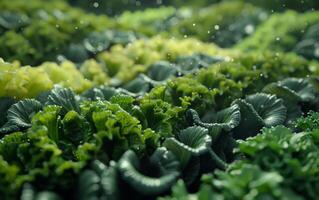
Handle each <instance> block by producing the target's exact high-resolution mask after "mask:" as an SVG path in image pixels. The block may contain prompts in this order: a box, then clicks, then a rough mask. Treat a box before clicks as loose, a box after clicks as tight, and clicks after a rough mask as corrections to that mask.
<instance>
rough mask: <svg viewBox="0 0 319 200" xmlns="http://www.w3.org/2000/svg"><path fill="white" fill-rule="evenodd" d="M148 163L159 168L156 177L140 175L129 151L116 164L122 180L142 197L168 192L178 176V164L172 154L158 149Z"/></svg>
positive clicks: (134, 158) (137, 162)
mask: <svg viewBox="0 0 319 200" xmlns="http://www.w3.org/2000/svg"><path fill="white" fill-rule="evenodd" d="M150 161H151V164H153V165H154V166H156V167H158V168H159V176H158V177H149V176H146V175H144V174H142V172H140V171H139V170H140V169H139V165H140V164H139V160H138V158H137V156H136V154H135V153H134V152H133V151H131V150H128V151H127V152H125V153H124V155H123V156H122V158H121V159H120V160H119V163H118V168H119V171H120V174H121V176H122V178H123V180H124V181H125V182H126V183H128V184H129V185H130V186H131V187H132V188H134V189H135V190H136V191H138V192H139V193H141V194H143V195H158V194H161V193H163V192H166V191H168V190H169V189H170V188H171V186H172V185H174V184H175V182H176V181H177V179H178V176H179V163H178V161H177V160H176V158H175V156H174V154H172V153H171V152H169V151H167V150H166V149H165V148H160V149H158V150H156V151H155V152H154V154H153V155H152V157H151V159H150Z"/></svg>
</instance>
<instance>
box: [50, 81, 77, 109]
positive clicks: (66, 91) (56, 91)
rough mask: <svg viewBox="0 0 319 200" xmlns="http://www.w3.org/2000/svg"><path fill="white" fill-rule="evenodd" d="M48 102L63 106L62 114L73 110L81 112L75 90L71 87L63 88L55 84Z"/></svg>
mask: <svg viewBox="0 0 319 200" xmlns="http://www.w3.org/2000/svg"><path fill="white" fill-rule="evenodd" d="M46 104H47V105H57V106H61V107H62V109H61V114H62V115H64V114H66V113H67V112H68V111H71V110H74V111H76V112H78V113H80V107H79V104H78V102H77V100H76V98H75V94H74V92H73V91H72V90H71V89H70V88H62V87H60V86H58V85H57V86H55V87H54V88H53V90H52V91H51V93H50V95H49V96H48V99H47V102H46Z"/></svg>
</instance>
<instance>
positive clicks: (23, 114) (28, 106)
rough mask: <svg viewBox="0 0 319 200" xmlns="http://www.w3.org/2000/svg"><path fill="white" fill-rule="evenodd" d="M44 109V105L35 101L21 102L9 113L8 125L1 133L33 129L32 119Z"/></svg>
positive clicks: (11, 108)
mask: <svg viewBox="0 0 319 200" xmlns="http://www.w3.org/2000/svg"><path fill="white" fill-rule="evenodd" d="M41 109H42V104H41V103H40V102H38V101H37V100H34V99H25V100H21V101H19V102H18V103H16V104H13V105H12V106H11V107H10V108H9V109H8V111H7V123H6V124H5V125H4V126H3V127H2V128H1V129H0V133H10V132H14V131H19V130H22V129H26V128H29V127H31V119H32V117H33V115H34V114H35V113H37V112H38V111H40V110H41Z"/></svg>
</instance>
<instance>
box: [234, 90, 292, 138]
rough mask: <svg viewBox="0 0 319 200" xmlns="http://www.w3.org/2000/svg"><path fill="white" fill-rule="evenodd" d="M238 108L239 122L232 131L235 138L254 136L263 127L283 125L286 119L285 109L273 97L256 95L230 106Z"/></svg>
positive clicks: (236, 101) (238, 100) (279, 101)
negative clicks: (239, 113)
mask: <svg viewBox="0 0 319 200" xmlns="http://www.w3.org/2000/svg"><path fill="white" fill-rule="evenodd" d="M235 104H237V105H238V106H239V107H240V112H241V119H242V120H241V122H240V124H239V126H238V127H236V128H235V130H234V133H235V135H234V137H235V138H237V139H238V138H241V139H244V138H247V137H249V136H253V135H256V134H257V133H258V131H259V130H260V129H261V128H262V127H263V126H266V127H271V126H276V125H279V124H283V123H284V122H285V120H286V117H287V108H286V107H285V106H284V105H283V101H282V100H281V99H278V98H277V97H276V96H275V95H269V94H264V93H257V94H253V95H249V96H247V97H246V99H245V100H243V99H237V100H235V101H234V102H233V103H232V105H235Z"/></svg>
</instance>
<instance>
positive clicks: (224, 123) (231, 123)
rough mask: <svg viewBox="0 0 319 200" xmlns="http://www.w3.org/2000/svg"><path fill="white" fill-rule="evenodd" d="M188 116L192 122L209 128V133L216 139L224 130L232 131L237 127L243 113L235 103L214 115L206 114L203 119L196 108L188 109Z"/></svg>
mask: <svg viewBox="0 0 319 200" xmlns="http://www.w3.org/2000/svg"><path fill="white" fill-rule="evenodd" d="M186 117H187V118H188V119H189V121H191V123H193V124H195V125H199V126H202V127H205V128H207V129H209V135H210V136H211V137H212V139H213V140H214V139H216V137H217V136H218V135H219V133H220V132H221V131H222V130H224V131H231V130H232V129H234V128H235V127H237V126H238V125H239V123H240V118H241V115H240V111H239V106H238V105H236V104H234V105H232V106H231V107H229V108H226V109H224V110H221V111H219V112H217V113H216V114H213V115H212V114H211V113H209V114H208V115H204V117H203V118H202V119H201V118H200V117H199V115H198V113H197V112H196V111H195V110H193V109H190V110H188V111H187V113H186Z"/></svg>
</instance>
